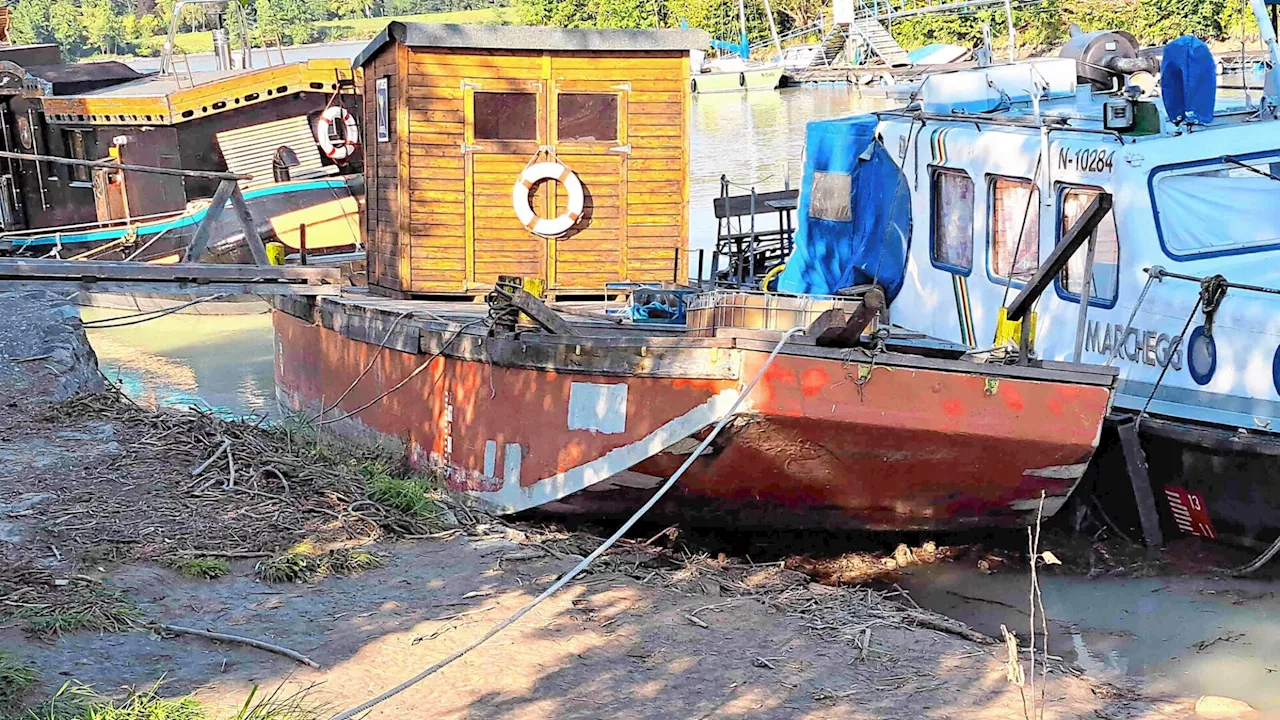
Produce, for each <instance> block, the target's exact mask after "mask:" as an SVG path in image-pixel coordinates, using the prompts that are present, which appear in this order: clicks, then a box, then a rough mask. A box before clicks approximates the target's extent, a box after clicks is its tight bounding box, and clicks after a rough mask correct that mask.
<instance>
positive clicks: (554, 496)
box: [468, 390, 750, 513]
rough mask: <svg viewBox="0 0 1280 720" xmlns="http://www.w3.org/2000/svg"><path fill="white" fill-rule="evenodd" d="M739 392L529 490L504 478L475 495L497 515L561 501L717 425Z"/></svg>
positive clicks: (728, 392)
mask: <svg viewBox="0 0 1280 720" xmlns="http://www.w3.org/2000/svg"><path fill="white" fill-rule="evenodd" d="M737 398H738V391H737V390H723V391H721V392H720V393H718V394H716V395H713V396H712V397H711V398H709V399H708V400H707V401H706V402H704V403H702V404H701V405H699V406H697V407H695V408H693V409H692V410H690V411H689V412H687V413H685V414H684V415H681V416H680V417H678V418H674V419H672V420H669V421H667V422H666V423H665V424H663V425H662V427H659V428H658V429H657V430H654V431H653V432H651V433H649V434H648V435H646V436H645V437H644V438H643V439H641V440H638V441H636V442H634V443H631V444H630V445H624V446H623V447H619V448H614V449H613V450H610V451H609V452H608V453H605V455H604V456H602V457H599V458H596V459H595V460H592V461H590V462H586V463H583V464H582V465H579V466H577V467H575V468H572V469H570V470H566V471H564V472H562V473H557V474H555V475H552V476H550V477H546V478H542V479H541V480H538V481H537V482H535V483H533V484H532V485H530V486H528V487H524V486H521V485H520V481H519V478H518V476H517V477H512V476H510V475H508V476H507V477H505V478H503V483H502V487H501V488H499V489H498V490H495V491H492V492H471V493H468V494H469V495H470V496H471V497H473V498H475V499H476V500H478V501H479V502H480V503H481V504H482V505H483V506H485V508H486V509H487V510H490V511H492V512H496V513H514V512H520V511H521V510H528V509H529V508H533V507H537V506H539V505H543V504H545V503H549V502H553V501H555V500H559V499H561V498H563V497H565V496H566V495H569V494H571V493H575V492H577V491H579V490H582V489H583V488H586V487H589V486H591V485H594V484H596V483H598V482H600V481H602V480H605V479H607V478H609V477H610V476H612V475H616V474H617V473H620V472H622V471H623V470H627V469H628V468H630V467H631V466H633V465H635V464H636V463H638V462H640V461H642V460H646V459H648V458H650V457H653V456H654V455H657V454H658V453H660V452H662V451H663V450H664V449H666V448H667V447H670V446H671V444H672V443H675V442H677V441H679V440H682V439H684V438H686V437H689V436H690V435H692V434H694V433H696V432H698V431H699V430H701V429H702V428H704V427H707V426H708V425H711V424H712V423H715V422H716V421H717V420H719V419H720V418H722V417H724V415H725V413H727V412H729V408H731V407H733V401H734V400H736V399H737ZM747 405H748V403H747V402H744V403H743V404H742V405H741V406H739V408H738V410H739V412H747V411H749V410H750V408H749V407H747Z"/></svg>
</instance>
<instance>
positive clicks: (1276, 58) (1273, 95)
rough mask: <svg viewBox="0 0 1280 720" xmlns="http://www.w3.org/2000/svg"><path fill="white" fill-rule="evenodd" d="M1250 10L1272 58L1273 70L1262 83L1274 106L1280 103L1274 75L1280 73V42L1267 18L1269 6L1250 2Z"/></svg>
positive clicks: (1279, 91)
mask: <svg viewBox="0 0 1280 720" xmlns="http://www.w3.org/2000/svg"><path fill="white" fill-rule="evenodd" d="M1249 8H1250V9H1251V10H1253V19H1254V20H1256V21H1257V23H1258V36H1259V39H1261V40H1262V44H1263V45H1266V46H1267V53H1268V54H1269V55H1270V56H1271V69H1269V70H1268V71H1267V74H1266V79H1265V80H1264V81H1263V83H1262V92H1263V94H1264V95H1266V97H1267V99H1268V100H1270V101H1271V103H1272V105H1275V104H1277V102H1280V97H1277V95H1278V94H1280V88H1277V87H1276V85H1277V82H1276V76H1275V74H1274V73H1276V72H1280V42H1278V41H1277V40H1276V29H1275V28H1274V27H1272V26H1271V21H1270V19H1269V18H1268V17H1267V6H1266V3H1264V2H1263V0H1249Z"/></svg>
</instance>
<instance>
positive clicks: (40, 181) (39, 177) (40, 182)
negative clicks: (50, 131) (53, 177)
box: [27, 108, 49, 210]
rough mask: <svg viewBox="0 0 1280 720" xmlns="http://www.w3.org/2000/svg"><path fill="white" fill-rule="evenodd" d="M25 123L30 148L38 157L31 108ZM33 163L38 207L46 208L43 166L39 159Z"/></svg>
mask: <svg viewBox="0 0 1280 720" xmlns="http://www.w3.org/2000/svg"><path fill="white" fill-rule="evenodd" d="M27 123H29V124H30V125H31V149H32V150H35V151H36V153H37V154H36V155H35V156H34V157H36V158H39V157H40V155H39V153H40V143H38V142H36V136H37V135H38V133H37V132H36V128H37V127H39V126H38V125H36V116H35V113H34V112H33V111H32V110H31V108H27ZM35 163H36V185H37V186H39V188H40V209H42V210H48V209H49V201H48V200H46V199H45V195H44V168H43V167H41V165H40V160H38V159H37V160H36V161H35Z"/></svg>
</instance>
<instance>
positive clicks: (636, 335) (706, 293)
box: [273, 23, 1115, 530]
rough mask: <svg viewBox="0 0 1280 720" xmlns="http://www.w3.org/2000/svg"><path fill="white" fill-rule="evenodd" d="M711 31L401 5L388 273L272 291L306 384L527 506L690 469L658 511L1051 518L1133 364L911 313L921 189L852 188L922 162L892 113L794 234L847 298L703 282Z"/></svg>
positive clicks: (798, 273) (813, 191)
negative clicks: (894, 153)
mask: <svg viewBox="0 0 1280 720" xmlns="http://www.w3.org/2000/svg"><path fill="white" fill-rule="evenodd" d="M705 44H706V36H705V35H704V34H702V33H693V32H689V31H603V30H601V31H587V30H551V29H533V28H519V29H517V28H479V27H468V26H421V25H408V24H400V23H392V24H391V25H390V26H389V27H388V28H387V29H386V30H385V31H384V32H383V33H382V34H381V35H379V36H378V37H377V38H376V39H375V40H374V41H372V42H371V43H370V45H369V46H368V47H367V48H366V49H365V51H364V52H363V53H361V55H360V56H359V57H358V58H357V60H356V65H357V67H358V68H359V69H362V70H363V78H364V83H365V88H364V97H365V102H366V111H365V113H364V118H365V125H366V135H367V136H368V137H370V138H377V139H378V141H377V142H376V143H371V145H370V147H369V149H368V152H367V155H366V157H367V160H368V162H369V168H370V170H369V173H368V179H367V182H368V183H369V203H368V204H367V206H366V208H365V213H364V216H363V223H362V228H363V230H364V233H365V236H364V238H365V243H366V245H367V247H368V249H369V256H370V258H371V260H370V284H369V287H368V289H367V290H358V291H357V290H353V291H348V292H344V293H343V295H342V296H340V297H332V296H329V297H324V298H314V299H309V298H303V297H287V298H284V297H282V298H278V299H276V300H275V301H274V302H275V312H274V315H273V323H274V327H275V333H276V346H277V357H276V361H277V364H276V386H277V393H278V395H279V399H280V401H281V402H282V404H283V405H284V406H286V407H287V408H290V409H292V410H294V411H298V412H305V413H308V415H309V416H311V417H315V418H316V422H317V423H319V424H321V425H323V426H326V427H329V428H331V429H335V430H337V431H338V432H341V433H344V434H350V435H352V436H357V437H362V438H379V439H384V440H395V441H398V442H402V443H404V446H405V451H406V453H407V456H408V458H409V459H410V461H411V462H412V463H413V464H414V465H415V466H417V467H419V468H421V469H423V470H424V471H432V472H438V473H440V475H441V476H442V477H443V478H444V480H445V482H446V483H447V485H448V486H449V487H450V488H452V489H453V490H455V491H457V492H458V493H460V494H463V495H465V496H467V497H469V498H471V499H472V500H473V501H474V502H475V503H477V504H478V505H481V506H483V507H485V508H487V509H489V510H491V511H494V512H500V513H512V512H519V511H523V510H530V509H534V508H544V509H549V510H555V511H557V512H581V513H587V514H590V515H591V516H593V517H602V516H608V515H612V514H630V513H631V512H633V511H634V510H635V508H636V507H637V506H638V505H639V504H640V498H642V497H647V496H648V495H649V494H650V493H651V492H652V489H653V488H655V487H656V486H657V485H658V484H660V483H661V482H662V481H663V480H664V479H665V478H667V477H668V476H669V475H670V474H671V473H672V472H673V471H674V470H675V469H676V468H677V467H678V466H681V465H684V464H686V463H687V464H688V470H687V472H686V473H685V474H684V476H683V477H682V478H681V479H680V482H679V484H678V485H677V486H676V487H675V489H674V490H673V491H672V492H671V493H669V494H668V495H666V497H665V498H664V500H663V502H662V503H661V504H660V505H659V506H658V507H656V508H655V509H654V513H655V514H656V515H663V516H668V517H675V518H682V519H686V520H688V521H690V522H695V523H709V524H716V525H723V524H728V523H734V524H738V525H740V526H779V525H790V526H793V527H799V528H870V529H876V530H905V529H924V528H928V529H959V528H982V527H994V526H1006V525H1008V526H1012V525H1020V524H1024V523H1026V522H1027V521H1028V520H1029V519H1033V518H1035V517H1036V515H1037V514H1038V513H1043V514H1044V515H1045V516H1049V515H1052V514H1053V513H1054V512H1056V511H1057V510H1058V509H1059V508H1060V507H1061V506H1062V504H1063V503H1064V501H1065V500H1066V499H1067V498H1068V497H1069V496H1070V494H1071V493H1072V491H1073V489H1074V488H1075V486H1076V485H1077V483H1078V482H1079V480H1080V477H1081V475H1082V474H1083V472H1084V470H1085V467H1086V466H1087V465H1088V463H1089V461H1090V458H1091V457H1092V455H1093V453H1094V451H1095V449H1096V448H1097V444H1098V436H1099V433H1100V430H1101V427H1102V422H1103V418H1104V417H1105V416H1106V414H1107V412H1108V411H1109V410H1110V407H1111V397H1112V390H1113V385H1114V376H1115V371H1114V370H1112V369H1108V368H1102V367H1098V366H1090V365H1083V364H1077V363H1063V362H1048V361H1043V360H1040V359H1036V358H1033V357H1031V356H1030V355H1029V354H1027V353H1024V354H1022V355H1020V356H1017V355H1016V354H1015V355H1011V356H1010V358H1011V359H1013V360H1014V361H1013V362H1004V361H999V360H992V359H989V358H987V357H984V356H975V355H972V354H968V353H967V348H963V347H960V346H959V345H958V344H956V343H949V342H941V341H938V340H936V339H933V338H930V337H927V336H925V335H922V334H920V333H915V332H911V331H908V330H906V329H903V328H901V327H898V326H897V325H894V324H893V323H892V322H890V315H891V309H892V299H893V297H894V296H895V294H896V292H897V290H898V289H899V288H900V287H901V285H902V283H903V277H902V271H903V268H904V263H905V252H906V247H905V245H904V242H905V238H906V237H907V235H906V233H905V231H906V227H905V226H904V225H903V223H909V222H910V219H909V214H904V213H903V212H902V211H903V210H906V209H907V208H906V207H905V206H901V207H899V208H897V209H896V210H895V209H894V205H893V202H892V197H893V196H894V195H895V193H890V194H888V195H884V194H881V195H877V196H876V197H875V198H872V199H867V200H861V201H860V200H858V198H857V196H856V195H855V194H854V193H853V190H855V189H856V188H857V187H858V186H859V183H861V182H862V181H863V180H866V181H873V180H878V179H880V178H883V177H890V178H891V179H893V180H894V182H895V183H897V182H901V181H903V178H901V177H900V173H898V171H897V169H896V168H895V167H894V166H893V164H892V163H891V162H888V161H887V160H886V159H885V157H884V156H883V152H884V151H883V148H882V147H880V146H879V145H878V144H876V143H875V141H874V138H873V136H872V134H870V133H868V132H867V129H868V126H867V124H866V123H865V122H863V123H853V124H847V125H846V126H845V127H844V134H843V140H842V142H840V143H835V140H836V138H834V137H833V138H830V139H829V140H830V141H831V142H832V143H834V144H833V146H837V145H838V146H840V147H845V146H846V145H847V149H848V150H849V151H844V150H842V151H841V153H842V157H843V158H844V161H845V162H846V163H847V167H846V179H848V180H851V182H852V184H851V183H850V182H845V183H844V185H843V194H842V195H841V194H840V192H841V191H839V190H837V191H836V192H835V194H832V187H831V186H830V185H829V184H826V182H825V181H822V180H820V177H821V174H820V173H815V172H814V167H813V165H812V163H810V166H808V167H806V174H805V181H804V189H803V190H802V192H801V198H800V206H801V212H800V215H801V217H800V221H799V225H800V230H799V233H798V234H797V236H796V238H795V244H796V248H797V252H800V249H801V248H808V250H807V251H806V252H808V255H809V257H810V259H811V261H799V260H795V261H794V262H795V265H794V266H793V267H794V268H795V269H794V270H792V271H791V276H789V277H784V278H783V281H784V284H789V283H799V284H802V285H803V284H813V283H817V282H826V283H828V284H830V285H831V286H832V287H831V288H828V289H829V290H830V292H818V291H817V290H814V289H811V290H807V291H803V292H797V293H789V294H788V293H765V292H760V291H758V290H752V289H749V288H745V287H741V286H736V285H724V286H721V287H716V288H712V287H710V285H708V284H705V283H702V282H697V283H696V287H695V286H693V285H691V284H690V283H689V280H688V269H687V264H686V263H687V260H686V258H687V257H688V255H689V253H688V243H689V237H688V189H687V188H688V161H689V137H688V117H689V110H690V108H689V101H690V83H689V61H688V60H689V52H690V51H691V50H695V49H699V48H701V47H704V46H705ZM384 106H385V108H386V111H385V112H382V111H381V110H382V108H383V107H384ZM857 143H861V144H862V146H861V147H854V146H855V144H857ZM864 152H870V153H872V155H874V157H875V161H874V162H873V163H870V164H867V163H859V162H858V157H859V156H860V155H862V154H863V153H864ZM877 153H879V154H877ZM384 157H385V158H387V160H386V161H384V160H383V158H384ZM811 157H812V156H811ZM824 184H825V185H826V189H825V190H823V189H822V188H823V186H824ZM819 191H822V192H823V193H825V200H823V199H818V198H817V197H816V196H817V195H818V194H819ZM851 203H852V205H851ZM858 203H861V204H858ZM851 213H852V214H851ZM853 214H856V215H857V216H858V217H873V216H874V217H876V218H878V223H876V224H875V226H874V227H870V226H868V227H866V228H862V229H859V230H855V228H854V227H853V223H852V222H851V220H850V218H851V217H852V216H853ZM842 238H843V241H842V240H841V239H842ZM836 246H840V247H843V248H846V249H847V248H849V247H854V246H858V247H862V248H864V249H865V250H866V252H868V253H870V254H872V255H876V254H879V253H880V252H881V251H883V253H884V255H885V256H886V257H889V258H891V259H892V258H896V260H891V262H888V263H885V264H884V265H883V267H884V268H885V270H886V271H885V272H884V273H883V274H882V273H880V272H879V271H877V270H875V269H873V266H872V265H870V264H868V263H867V262H865V260H866V258H865V257H852V256H850V255H849V254H847V253H846V254H843V255H840V253H841V252H843V250H841V251H838V252H837V254H838V255H840V256H839V257H838V258H837V259H836V260H834V261H829V260H830V258H827V257H826V256H827V254H828V252H829V251H832V250H834V249H835V248H836ZM793 257H795V253H793ZM895 263H896V267H897V269H896V271H890V270H889V268H890V267H891V266H893V265H894V264H895ZM789 269H790V268H789ZM619 294H622V295H626V296H627V297H628V298H629V299H628V301H627V302H626V304H625V307H626V308H627V310H626V311H625V312H618V311H619V308H621V307H623V305H620V304H619V303H618V302H617V301H616V300H615V299H614V296H616V295H619ZM586 296H594V297H595V298H598V299H600V300H598V301H592V300H590V299H588V298H587V297H586ZM481 298H483V299H485V300H486V302H485V303H480V302H476V300H478V299H481ZM1030 301H1031V300H1030V299H1028V300H1026V302H1030ZM659 309H661V310H664V311H663V312H658V310H659ZM716 430H718V431H719V432H718V433H717V434H716V435H715V437H714V439H712V440H710V441H707V440H708V438H709V437H710V434H711V433H712V432H713V431H716Z"/></svg>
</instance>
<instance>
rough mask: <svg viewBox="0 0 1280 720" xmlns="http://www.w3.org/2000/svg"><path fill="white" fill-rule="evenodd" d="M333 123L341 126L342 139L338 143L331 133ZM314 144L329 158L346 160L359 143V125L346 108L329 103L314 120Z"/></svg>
mask: <svg viewBox="0 0 1280 720" xmlns="http://www.w3.org/2000/svg"><path fill="white" fill-rule="evenodd" d="M335 123H339V124H341V126H342V139H341V142H338V143H335V142H334V139H333V135H332V130H333V126H334V124H335ZM316 144H317V145H319V146H320V150H321V152H323V153H324V154H325V157H327V158H329V159H330V160H346V159H347V158H349V157H351V153H353V152H355V151H356V147H358V146H359V145H360V127H359V126H358V125H356V119H355V118H354V117H352V116H351V113H349V112H347V109H346V108H344V107H342V106H341V105H330V106H329V107H327V108H325V111H324V112H322V113H320V119H319V120H317V121H316Z"/></svg>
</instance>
